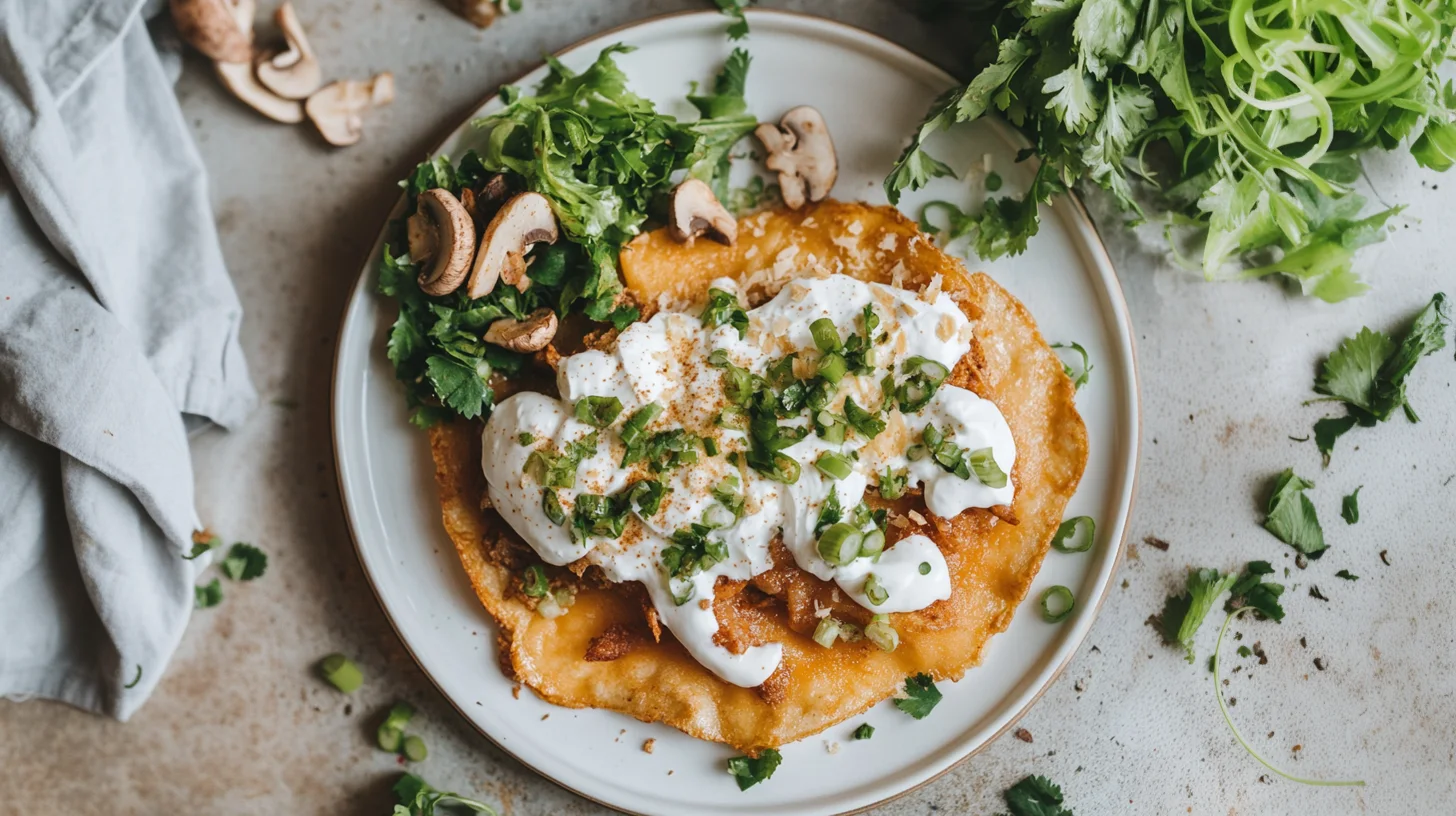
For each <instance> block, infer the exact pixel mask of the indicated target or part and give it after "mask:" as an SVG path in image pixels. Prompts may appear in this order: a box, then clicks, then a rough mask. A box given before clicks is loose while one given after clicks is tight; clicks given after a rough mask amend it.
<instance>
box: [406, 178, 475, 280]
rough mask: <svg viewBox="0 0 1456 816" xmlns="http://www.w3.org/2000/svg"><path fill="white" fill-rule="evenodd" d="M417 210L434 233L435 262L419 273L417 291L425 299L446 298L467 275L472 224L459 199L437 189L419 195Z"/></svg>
mask: <svg viewBox="0 0 1456 816" xmlns="http://www.w3.org/2000/svg"><path fill="white" fill-rule="evenodd" d="M420 210H421V211H422V212H424V214H425V215H426V216H427V217H428V218H430V219H431V220H432V221H433V222H434V224H435V230H436V233H435V262H434V263H433V264H432V265H431V266H430V268H429V270H428V271H425V272H421V273H420V290H421V291H423V292H424V293H425V294H427V295H436V296H438V295H448V294H450V293H451V292H453V291H455V290H456V289H459V288H460V284H462V283H464V282H465V275H466V273H467V272H469V271H470V258H471V256H472V255H474V254H475V222H474V221H472V220H471V218H470V213H468V212H466V211H465V205H463V204H461V203H460V199H458V198H456V197H455V196H453V195H451V194H450V191H449V190H445V189H441V188H439V187H436V188H435V189H433V190H426V191H425V192H423V193H420ZM416 214H417V215H418V213H416ZM411 260H413V258H411Z"/></svg>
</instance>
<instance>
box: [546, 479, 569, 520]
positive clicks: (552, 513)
mask: <svg viewBox="0 0 1456 816" xmlns="http://www.w3.org/2000/svg"><path fill="white" fill-rule="evenodd" d="M541 512H543V513H545V514H546V518H548V519H551V523H552V524H555V525H556V526H558V527H560V526H561V525H562V524H565V523H566V510H565V509H564V508H562V506H561V497H560V496H558V495H557V494H556V491H555V490H554V489H553V488H547V489H546V490H545V491H544V492H543V493H542V494H541Z"/></svg>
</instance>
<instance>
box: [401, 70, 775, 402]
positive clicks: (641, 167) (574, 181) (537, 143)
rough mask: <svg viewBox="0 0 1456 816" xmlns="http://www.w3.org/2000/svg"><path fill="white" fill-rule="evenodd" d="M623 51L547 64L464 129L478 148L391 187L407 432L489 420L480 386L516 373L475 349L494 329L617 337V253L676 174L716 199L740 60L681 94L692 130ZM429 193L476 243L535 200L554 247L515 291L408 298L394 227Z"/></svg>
mask: <svg viewBox="0 0 1456 816" xmlns="http://www.w3.org/2000/svg"><path fill="white" fill-rule="evenodd" d="M631 50H632V49H631V48H629V47H627V46H623V45H613V46H611V47H609V48H606V49H604V50H603V51H602V52H601V54H600V55H599V56H598V57H597V59H596V61H595V62H594V63H593V64H592V65H591V66H590V67H589V68H587V69H586V70H585V71H582V72H581V73H576V72H573V71H572V70H571V69H569V68H567V67H566V66H564V65H562V64H561V63H560V62H558V61H557V60H555V59H553V58H550V57H548V58H547V65H548V67H549V73H548V74H547V76H546V78H545V79H544V80H542V81H541V83H540V84H539V85H538V86H537V87H536V88H535V90H534V92H533V93H527V92H526V91H523V90H522V89H520V88H517V87H514V86H510V85H507V86H505V87H503V88H501V93H500V98H501V101H502V102H503V103H504V106H503V107H502V108H501V109H500V110H499V111H497V112H495V113H492V114H490V115H488V116H485V117H483V118H481V119H477V120H476V121H475V122H474V125H475V127H476V128H477V129H479V130H480V131H481V132H482V134H483V137H484V138H483V139H482V140H481V147H480V148H479V149H477V150H470V151H467V152H466V153H465V154H464V155H463V156H461V157H460V159H459V161H457V162H452V161H451V160H450V159H449V158H448V157H446V156H439V157H437V158H434V159H432V160H430V161H426V162H424V163H422V164H420V165H419V166H418V167H416V168H415V170H414V172H413V173H411V174H410V176H409V178H407V179H405V180H404V181H402V182H401V186H402V187H404V190H405V201H406V209H405V212H404V217H403V218H401V219H399V220H397V221H395V222H393V223H392V224H391V226H390V229H389V232H388V235H387V237H386V241H385V246H384V251H383V258H382V260H381V262H380V266H379V283H378V288H379V291H380V292H381V293H382V294H384V295H386V296H388V297H391V298H394V299H395V300H397V301H398V302H399V309H400V311H399V318H398V319H397V320H396V321H395V323H394V326H393V328H392V329H391V330H390V332H389V339H388V354H389V360H390V362H391V363H393V364H394V368H395V374H396V376H398V378H399V379H400V381H401V382H403V383H404V384H405V389H406V394H407V398H408V401H409V406H410V408H411V409H412V414H411V421H412V422H413V423H414V424H416V425H418V426H420V427H428V426H430V425H432V424H434V423H435V422H438V421H440V420H441V419H445V418H448V417H450V416H455V415H458V416H462V417H465V418H474V417H479V416H484V415H486V414H488V413H489V411H490V408H491V406H492V404H493V402H494V395H493V393H492V389H491V378H492V376H493V375H495V374H500V375H502V376H506V377H509V376H513V375H515V374H518V373H520V372H521V370H522V369H523V367H524V365H525V364H526V357H525V356H524V355H523V354H521V353H519V352H516V351H512V350H510V349H508V348H506V347H504V346H502V345H498V344H494V343H490V342H486V340H485V339H483V335H485V334H487V333H488V331H489V329H490V327H491V326H492V324H494V323H496V322H497V321H500V320H503V319H509V320H513V321H524V320H526V319H527V318H528V317H529V316H531V315H533V314H538V313H541V310H549V312H551V313H554V314H555V315H559V316H560V317H562V318H565V317H566V316H567V315H572V314H581V315H584V316H585V317H586V318H587V319H588V320H590V321H596V322H598V323H602V324H611V325H613V326H615V327H617V328H619V329H620V328H623V327H625V326H627V325H628V324H630V323H632V322H633V321H635V320H637V319H638V317H639V316H640V314H639V312H638V310H637V308H636V307H635V306H634V305H632V304H631V303H630V302H629V301H628V300H627V299H626V298H624V296H623V292H622V282H621V277H620V274H619V268H618V260H617V254H618V252H619V251H620V250H621V248H622V246H623V245H624V244H626V243H627V242H628V241H630V240H631V239H632V238H633V237H635V236H636V235H638V234H639V233H640V232H642V231H643V230H644V229H646V228H648V227H649V226H651V225H652V224H653V223H660V222H661V221H662V218H663V213H664V212H665V210H666V197H667V193H668V191H669V190H670V189H671V188H672V186H673V184H674V181H675V178H676V177H677V176H682V175H683V173H679V172H678V171H683V172H684V173H685V174H686V176H688V177H691V178H696V179H700V180H702V181H704V182H706V183H707V184H709V186H711V187H712V188H714V191H715V192H716V193H717V194H718V196H719V198H720V199H722V200H727V198H728V190H727V177H728V168H729V161H730V159H729V151H730V150H731V148H732V147H733V145H734V144H736V143H737V142H738V141H739V140H740V139H742V138H743V137H744V136H746V135H748V134H749V133H750V132H751V131H752V130H753V128H754V126H755V125H756V124H757V119H756V118H755V117H753V116H752V115H751V114H749V113H748V112H747V105H746V103H745V102H744V98H743V89H744V82H745V80H746V78H747V75H748V65H749V57H748V54H747V52H745V51H743V50H741V49H740V50H735V51H734V52H733V53H732V55H731V56H730V57H729V58H728V59H727V61H726V62H725V64H724V66H723V69H722V71H721V73H719V75H718V76H717V78H716V80H715V81H714V83H713V85H712V87H711V89H707V92H704V93H697V92H696V90H697V89H696V88H694V93H692V95H690V96H688V101H689V102H690V103H692V105H693V106H694V107H695V108H696V109H697V111H698V112H699V114H700V115H699V118H698V119H696V120H693V121H679V120H677V119H676V118H674V117H672V116H668V115H665V114H662V113H659V112H658V111H657V110H656V108H655V107H654V106H653V104H652V103H651V102H650V101H648V100H646V99H643V98H642V97H640V96H637V95H636V94H634V93H633V92H632V91H630V90H629V89H628V88H627V77H626V75H625V74H624V73H623V72H622V71H621V69H620V68H618V67H617V64H616V62H615V60H614V57H615V56H617V55H619V54H625V53H627V52H629V51H631ZM675 174H676V176H675ZM435 189H443V190H445V191H448V192H449V193H450V194H451V195H452V196H453V197H454V198H455V199H458V200H460V201H466V202H471V204H470V205H469V206H473V208H474V211H473V212H471V213H470V217H471V218H472V219H473V220H474V222H475V225H476V226H477V228H478V229H479V230H480V231H482V232H484V231H485V230H486V229H487V227H486V224H487V222H489V221H490V220H491V219H490V217H489V216H490V215H491V213H492V209H491V208H496V209H498V208H499V207H500V206H501V205H502V201H501V200H502V199H504V198H505V197H506V196H508V195H510V194H511V193H514V192H524V191H530V192H535V193H539V194H541V195H542V196H544V197H545V198H546V200H547V201H548V202H549V203H550V209H551V212H552V214H553V215H554V216H555V219H556V221H557V222H558V223H559V225H560V240H557V241H555V242H554V243H545V242H538V243H535V244H534V246H533V248H531V249H530V250H529V253H528V254H527V255H526V257H525V258H524V259H523V261H524V264H525V268H526V271H525V275H526V277H527V278H528V280H526V281H524V282H522V284H518V285H498V286H495V287H494V288H493V289H491V290H490V291H489V293H488V294H485V295H484V296H482V297H475V298H472V297H471V296H470V295H469V293H468V291H467V290H468V289H469V288H471V287H464V286H461V287H459V288H457V289H455V290H454V291H450V292H448V293H446V294H442V295H430V294H428V293H426V292H425V291H424V290H423V289H422V288H421V274H422V273H428V269H429V267H428V266H427V264H426V263H424V262H422V261H419V260H417V259H415V258H412V257H411V253H410V251H409V242H408V236H407V231H408V226H407V224H408V218H409V217H410V216H412V215H414V214H415V213H416V210H417V209H418V208H419V207H420V206H421V201H422V199H421V195H422V194H424V193H427V192H428V191H431V190H435ZM467 259H468V256H467ZM553 325H554V323H553Z"/></svg>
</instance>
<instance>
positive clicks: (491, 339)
mask: <svg viewBox="0 0 1456 816" xmlns="http://www.w3.org/2000/svg"><path fill="white" fill-rule="evenodd" d="M555 336H556V313H555V312H553V311H551V310H550V309H547V308H544V307H543V308H540V309H537V310H536V311H534V312H531V314H530V316H529V317H527V318H526V319H525V320H515V319H512V318H509V317H503V318H501V319H500V320H497V321H496V322H494V323H492V324H490V328H488V329H486V330H485V342H487V343H494V344H496V345H497V346H502V347H504V348H508V349H510V350H511V351H540V350H541V349H543V348H546V344H548V343H550V342H551V338H553V337H555Z"/></svg>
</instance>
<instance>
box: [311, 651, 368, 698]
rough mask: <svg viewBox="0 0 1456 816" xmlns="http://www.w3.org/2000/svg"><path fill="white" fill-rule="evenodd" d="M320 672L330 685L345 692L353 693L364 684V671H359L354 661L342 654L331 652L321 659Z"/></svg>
mask: <svg viewBox="0 0 1456 816" xmlns="http://www.w3.org/2000/svg"><path fill="white" fill-rule="evenodd" d="M319 673H320V674H322V675H323V676H324V679H325V680H327V681H329V685H331V686H333V687H334V688H336V689H338V690H339V691H342V692H344V693H345V694H353V693H354V692H356V691H358V690H359V687H360V686H362V685H364V672H361V671H359V667H358V666H357V665H355V664H354V661H352V660H350V659H349V658H347V657H344V656H343V655H341V654H337V653H335V654H331V655H329V656H328V657H326V658H324V659H323V660H321V661H319Z"/></svg>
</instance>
